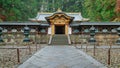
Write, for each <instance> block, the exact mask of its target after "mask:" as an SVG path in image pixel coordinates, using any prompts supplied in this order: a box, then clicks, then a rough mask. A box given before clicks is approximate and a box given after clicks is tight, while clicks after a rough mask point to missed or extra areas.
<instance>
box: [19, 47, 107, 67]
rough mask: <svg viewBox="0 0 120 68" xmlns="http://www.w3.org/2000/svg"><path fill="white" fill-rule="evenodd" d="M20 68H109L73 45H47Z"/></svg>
mask: <svg viewBox="0 0 120 68" xmlns="http://www.w3.org/2000/svg"><path fill="white" fill-rule="evenodd" d="M18 68H107V67H105V66H104V65H102V64H101V63H99V62H98V61H96V60H95V59H93V58H92V57H91V56H88V55H86V54H85V53H84V52H82V51H80V50H77V49H76V48H75V47H73V46H46V47H45V48H43V49H42V50H40V51H38V52H37V53H36V54H34V55H33V56H32V57H31V58H29V59H28V60H27V61H26V62H24V63H23V64H21V65H20V66H19V67H18Z"/></svg>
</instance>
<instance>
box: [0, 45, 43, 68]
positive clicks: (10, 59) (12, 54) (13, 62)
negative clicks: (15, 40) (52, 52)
mask: <svg viewBox="0 0 120 68" xmlns="http://www.w3.org/2000/svg"><path fill="white" fill-rule="evenodd" d="M43 47H44V46H40V45H37V50H40V49H41V48H43ZM16 48H19V52H20V63H18V60H17V59H18V58H17V49H16ZM30 48H31V54H30V53H29V48H28V46H14V47H13V46H8V45H7V46H0V68H16V67H17V66H18V65H19V64H21V63H23V62H24V61H25V60H27V59H28V58H29V57H30V56H31V55H32V54H34V53H35V52H36V46H33V45H32V46H30Z"/></svg>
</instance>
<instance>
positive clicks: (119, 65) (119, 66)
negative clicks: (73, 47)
mask: <svg viewBox="0 0 120 68" xmlns="http://www.w3.org/2000/svg"><path fill="white" fill-rule="evenodd" d="M108 50H109V49H108V48H96V50H95V56H94V54H93V52H94V49H93V48H88V49H87V52H86V49H83V51H84V52H86V53H87V54H89V55H91V56H92V57H94V58H95V59H96V60H98V61H99V62H101V63H103V64H105V65H106V66H107V67H108V68H120V48H112V49H111V51H110V54H111V59H110V61H111V62H110V65H108Z"/></svg>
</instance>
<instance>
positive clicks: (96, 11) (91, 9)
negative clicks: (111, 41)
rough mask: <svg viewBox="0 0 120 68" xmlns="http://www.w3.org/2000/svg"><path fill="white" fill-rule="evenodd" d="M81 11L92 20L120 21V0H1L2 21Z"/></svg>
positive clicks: (26, 19)
mask: <svg viewBox="0 0 120 68" xmlns="http://www.w3.org/2000/svg"><path fill="white" fill-rule="evenodd" d="M58 8H61V10H62V11H63V12H81V14H82V16H83V17H85V18H90V21H92V22H96V21H97V22H109V21H112V22H113V21H119V17H120V0H0V21H28V18H34V17H36V15H37V12H52V13H53V12H56V11H57V9H58Z"/></svg>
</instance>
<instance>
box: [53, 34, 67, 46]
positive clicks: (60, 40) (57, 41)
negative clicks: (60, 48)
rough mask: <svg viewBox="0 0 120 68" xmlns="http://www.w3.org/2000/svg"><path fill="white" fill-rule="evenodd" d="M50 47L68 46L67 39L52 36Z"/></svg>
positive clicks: (62, 36)
mask: <svg viewBox="0 0 120 68" xmlns="http://www.w3.org/2000/svg"><path fill="white" fill-rule="evenodd" d="M51 45H68V37H67V36H66V35H63V34H57V35H53V37H52V40H51Z"/></svg>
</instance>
